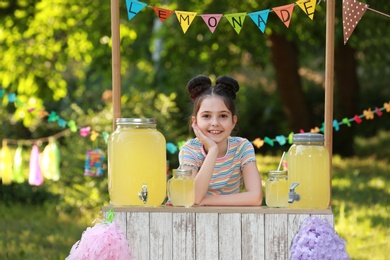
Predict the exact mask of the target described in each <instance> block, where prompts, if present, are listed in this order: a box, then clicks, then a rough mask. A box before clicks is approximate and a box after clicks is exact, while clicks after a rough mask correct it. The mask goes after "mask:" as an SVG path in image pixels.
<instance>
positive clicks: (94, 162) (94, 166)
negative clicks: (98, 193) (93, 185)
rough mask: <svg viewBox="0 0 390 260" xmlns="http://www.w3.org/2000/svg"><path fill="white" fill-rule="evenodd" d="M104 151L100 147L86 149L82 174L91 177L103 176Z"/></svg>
mask: <svg viewBox="0 0 390 260" xmlns="http://www.w3.org/2000/svg"><path fill="white" fill-rule="evenodd" d="M104 158H105V157H104V152H103V151H102V150H101V149H93V150H88V151H87V156H86V159H85V166H84V175H85V176H92V177H101V176H103V163H104Z"/></svg>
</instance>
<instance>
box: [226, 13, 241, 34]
mask: <svg viewBox="0 0 390 260" xmlns="http://www.w3.org/2000/svg"><path fill="white" fill-rule="evenodd" d="M225 17H226V19H227V20H228V21H229V23H230V24H231V26H232V27H233V29H234V30H235V31H236V33H237V34H240V32H241V29H242V26H244V21H245V17H246V13H235V14H225Z"/></svg>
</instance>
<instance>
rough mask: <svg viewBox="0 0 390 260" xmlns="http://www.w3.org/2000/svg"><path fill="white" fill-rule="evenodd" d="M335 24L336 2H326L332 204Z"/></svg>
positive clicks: (327, 131)
mask: <svg viewBox="0 0 390 260" xmlns="http://www.w3.org/2000/svg"><path fill="white" fill-rule="evenodd" d="M334 24H335V1H334V0H327V1H326V46H325V130H324V134H325V146H326V147H327V148H328V150H329V156H330V167H329V169H330V171H329V174H330V187H331V189H330V203H331V202H332V155H333V150H332V149H333V146H332V143H333V86H334Z"/></svg>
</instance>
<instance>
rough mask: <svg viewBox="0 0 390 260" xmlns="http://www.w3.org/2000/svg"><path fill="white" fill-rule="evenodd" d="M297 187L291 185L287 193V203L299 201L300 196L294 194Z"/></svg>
mask: <svg viewBox="0 0 390 260" xmlns="http://www.w3.org/2000/svg"><path fill="white" fill-rule="evenodd" d="M298 185H299V183H297V182H294V183H293V184H291V187H290V191H289V193H288V203H293V202H294V201H299V200H300V199H301V196H300V195H299V194H298V193H296V192H295V188H296V187H297V186H298Z"/></svg>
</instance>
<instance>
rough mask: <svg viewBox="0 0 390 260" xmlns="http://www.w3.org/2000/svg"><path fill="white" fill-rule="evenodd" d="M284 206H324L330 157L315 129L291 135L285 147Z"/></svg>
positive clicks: (327, 187)
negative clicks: (291, 138)
mask: <svg viewBox="0 0 390 260" xmlns="http://www.w3.org/2000/svg"><path fill="white" fill-rule="evenodd" d="M288 187H289V200H288V202H289V203H288V207H289V208H295V209H327V208H328V207H329V203H330V188H331V187H330V158H329V152H328V150H327V148H326V147H325V146H324V136H323V135H322V134H319V133H300V134H294V135H293V145H292V146H291V147H290V149H289V151H288Z"/></svg>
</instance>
